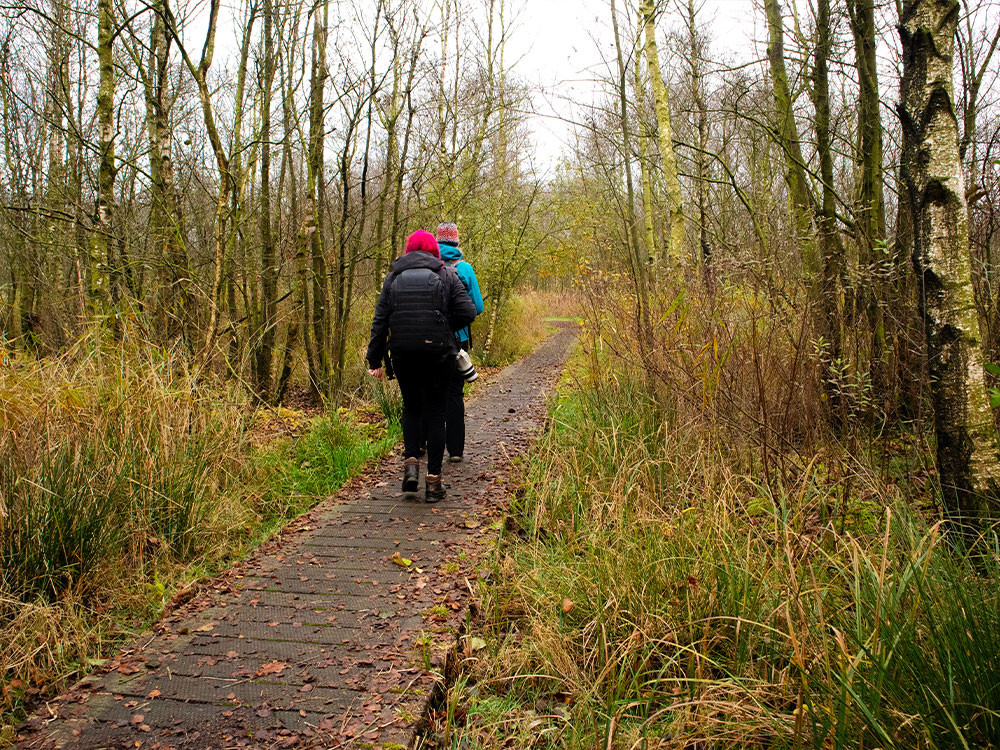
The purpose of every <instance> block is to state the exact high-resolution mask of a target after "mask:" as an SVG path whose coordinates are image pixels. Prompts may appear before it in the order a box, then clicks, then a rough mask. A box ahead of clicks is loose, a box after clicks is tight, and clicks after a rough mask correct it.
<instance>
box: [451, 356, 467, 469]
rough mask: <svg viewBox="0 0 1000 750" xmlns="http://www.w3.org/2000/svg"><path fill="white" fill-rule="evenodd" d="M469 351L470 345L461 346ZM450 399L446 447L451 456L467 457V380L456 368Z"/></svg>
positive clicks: (452, 379) (452, 378)
mask: <svg viewBox="0 0 1000 750" xmlns="http://www.w3.org/2000/svg"><path fill="white" fill-rule="evenodd" d="M460 346H461V347H462V348H463V349H465V351H469V345H468V343H465V342H463V343H462V344H461V345H460ZM447 391H448V399H447V403H446V404H445V446H446V447H447V448H448V455H449V456H464V455H465V379H464V378H463V377H462V376H461V375H459V374H458V368H455V371H454V373H453V374H452V376H451V379H450V380H449V381H448V386H447Z"/></svg>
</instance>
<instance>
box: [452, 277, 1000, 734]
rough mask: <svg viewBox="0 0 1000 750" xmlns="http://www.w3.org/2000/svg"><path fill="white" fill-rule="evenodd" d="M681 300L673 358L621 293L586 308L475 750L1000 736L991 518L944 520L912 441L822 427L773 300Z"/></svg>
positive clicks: (491, 643)
mask: <svg viewBox="0 0 1000 750" xmlns="http://www.w3.org/2000/svg"><path fill="white" fill-rule="evenodd" d="M720 297H721V296H720ZM672 302H673V304H674V307H673V310H671V311H670V313H669V314H665V315H663V317H662V320H663V321H664V323H665V325H664V326H663V328H661V329H660V330H659V331H658V336H659V337H660V339H659V341H658V344H659V345H660V346H662V348H658V351H659V352H660V353H661V354H660V355H658V356H657V357H655V358H654V357H648V358H647V357H646V356H645V355H644V354H643V353H640V352H638V351H637V350H636V348H635V347H634V342H630V341H629V340H628V338H627V336H626V335H622V334H620V333H618V332H616V330H615V325H617V324H619V323H620V320H621V318H615V316H614V314H613V313H609V311H608V309H607V306H606V305H602V306H601V307H600V308H597V307H596V306H595V308H594V310H595V311H598V312H599V313H600V315H595V316H593V317H590V316H588V329H587V330H588V333H589V334H590V335H589V336H586V337H585V339H584V341H583V342H581V346H580V349H579V351H578V352H577V354H576V355H575V358H574V363H573V366H572V367H571V369H570V371H569V374H568V376H567V377H566V378H565V380H564V383H563V385H562V388H561V390H560V395H559V397H558V399H557V400H556V401H555V402H554V403H553V404H552V407H551V412H550V420H549V426H548V429H547V431H546V433H545V434H544V436H543V438H542V440H541V441H540V444H539V446H538V448H537V449H536V450H535V451H534V452H533V454H532V457H531V459H530V460H529V461H527V462H526V464H525V465H524V468H523V472H522V480H521V482H520V483H519V485H520V490H519V492H518V493H516V497H515V500H514V501H513V502H512V505H511V508H510V511H509V516H508V519H507V524H506V529H507V533H506V534H505V535H504V537H503V539H502V542H501V547H500V555H499V557H498V560H497V562H496V567H495V570H493V571H492V575H491V576H490V577H489V580H490V581H491V583H489V584H486V585H485V586H484V587H483V589H482V592H481V593H482V596H483V600H484V601H483V610H484V612H485V614H484V616H483V617H482V620H481V622H480V623H478V628H479V629H480V630H481V631H482V632H481V635H483V636H484V637H485V639H486V641H487V644H488V646H487V649H485V650H484V651H480V652H477V653H476V654H475V655H470V656H469V658H468V659H467V660H466V662H465V670H464V681H463V683H462V684H463V692H462V693H461V694H453V695H452V696H449V700H451V701H453V702H455V703H457V704H460V705H461V710H458V711H451V712H450V715H451V716H456V717H458V718H457V719H455V721H456V722H458V723H459V724H461V726H458V727H452V726H450V727H448V732H446V734H448V736H450V737H451V736H454V737H458V738H459V739H457V740H456V742H458V743H459V745H460V746H462V747H469V748H493V747H507V746H518V747H520V746H524V747H527V746H531V747H545V748H593V747H602V748H604V747H607V748H687V747H699V748H706V747H726V748H736V747H812V748H860V747H872V748H876V747H881V748H890V747H896V748H960V747H962V748H972V747H989V746H995V745H998V744H1000V689H998V688H997V686H998V685H1000V585H998V583H1000V581H998V575H1000V546H998V537H997V534H996V533H995V531H993V530H990V531H987V532H986V533H984V534H983V535H982V536H981V537H980V538H978V539H977V540H975V542H970V541H969V540H968V538H966V537H961V538H958V537H956V536H955V535H954V534H951V533H948V532H946V531H945V527H943V526H941V525H940V524H938V523H937V522H936V518H935V517H934V515H932V514H930V513H928V512H927V510H926V508H927V507H928V503H929V502H932V501H933V493H932V490H931V487H932V485H931V483H929V482H927V481H926V477H923V478H921V469H920V467H921V466H922V465H923V463H924V461H925V459H924V457H923V456H919V455H914V454H917V453H919V450H917V449H916V448H914V447H913V444H912V441H910V440H909V439H908V438H907V436H906V435H902V434H897V435H893V436H891V437H890V438H884V440H885V441H886V444H885V445H879V446H877V447H878V450H875V447H876V446H875V444H874V440H875V439H874V438H868V437H865V436H863V435H855V436H846V435H845V436H842V437H841V439H839V440H833V439H832V438H831V437H829V436H824V435H823V434H822V433H821V432H819V431H813V432H810V429H809V426H810V422H809V420H808V419H807V418H806V417H804V416H803V414H802V409H803V408H804V406H803V405H801V404H800V400H804V399H806V398H807V397H811V395H812V393H813V392H812V391H811V388H812V386H811V385H809V383H808V378H805V377H803V376H802V374H801V373H802V372H803V371H805V370H806V369H807V368H808V367H810V366H811V365H810V363H809V362H808V360H803V361H800V362H798V363H796V362H794V361H793V360H794V358H795V351H794V349H793V348H791V347H789V346H788V343H787V342H788V341H789V339H788V337H787V336H785V335H784V334H783V333H782V332H780V331H773V330H771V328H773V327H774V326H775V325H778V326H780V325H782V323H781V321H780V320H779V321H778V322H777V323H774V322H771V323H765V322H763V321H762V320H761V319H760V316H759V315H758V314H759V313H760V307H763V306H764V304H765V303H763V302H762V301H761V300H760V299H754V298H752V295H749V294H748V293H746V292H745V290H731V296H730V297H729V298H728V299H726V298H719V299H716V300H713V301H712V305H713V310H712V312H711V314H706V313H705V311H704V310H697V309H694V307H695V306H694V305H693V303H688V302H687V301H685V300H683V299H680V300H676V299H675V300H673V301H672ZM735 311H742V315H740V314H736V312H735ZM789 322H791V319H789ZM706 337H707V341H706ZM793 341H794V339H793ZM644 360H645V363H650V362H651V363H652V364H653V365H654V367H655V368H656V369H654V370H653V372H652V377H651V372H650V369H649V368H647V367H644V366H642V365H643V364H644ZM796 368H797V369H798V372H799V373H800V374H799V375H798V376H796V377H791V376H790V373H792V372H793V371H795V369H796ZM724 390H725V391H726V392H723V391H724ZM762 421H763V422H764V424H766V425H768V426H769V429H768V430H767V431H766V432H765V431H763V430H762V427H761V422H762ZM779 426H781V428H782V429H780V430H779V429H778V427H779ZM462 743H464V744H462ZM505 743H507V744H505ZM459 745H455V746H456V747H457V746H459Z"/></svg>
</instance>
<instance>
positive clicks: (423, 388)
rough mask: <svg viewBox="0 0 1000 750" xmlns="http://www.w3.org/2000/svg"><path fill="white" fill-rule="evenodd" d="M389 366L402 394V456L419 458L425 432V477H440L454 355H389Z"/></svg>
mask: <svg viewBox="0 0 1000 750" xmlns="http://www.w3.org/2000/svg"><path fill="white" fill-rule="evenodd" d="M392 366H393V369H394V370H395V371H396V380H398V381H399V390H400V392H401V393H402V394H403V453H404V455H405V456H406V458H416V457H417V456H419V455H420V441H421V432H422V431H423V430H424V429H426V431H427V432H426V439H427V473H428V474H440V473H441V463H442V461H443V460H444V437H445V428H444V422H445V404H446V402H447V393H448V390H447V389H448V384H449V383H450V381H451V380H452V379H453V377H454V373H455V355H454V354H451V353H450V352H449V353H446V354H425V353H423V352H419V353H413V352H393V354H392Z"/></svg>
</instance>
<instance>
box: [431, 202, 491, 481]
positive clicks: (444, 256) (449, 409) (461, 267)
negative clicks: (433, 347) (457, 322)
mask: <svg viewBox="0 0 1000 750" xmlns="http://www.w3.org/2000/svg"><path fill="white" fill-rule="evenodd" d="M437 242H438V249H439V250H440V252H441V260H443V261H444V262H445V263H447V264H448V265H450V266H452V267H453V268H454V269H455V272H456V273H457V274H458V278H459V279H460V280H461V282H462V284H464V285H465V291H466V292H468V294H469V297H471V298H472V303H473V304H474V305H475V306H476V315H480V314H482V312H483V310H484V309H485V306H484V305H483V295H482V292H480V291H479V280H478V279H477V278H476V272H475V271H474V270H473V268H472V266H471V265H469V263H468V262H467V261H465V260H463V259H462V251H461V250H459V249H458V226H457V225H456V224H455V223H454V222H451V221H446V222H443V223H442V224H440V225H439V226H438V228H437ZM471 338H472V333H471V329H470V327H469V326H465V327H464V328H460V329H459V330H457V331H455V340H456V342H457V343H458V346H459V347H461V348H462V349H464V350H465V351H469V346H470V345H471ZM447 391H448V400H447V403H446V405H445V446H446V447H447V449H448V458H449V460H451V461H453V462H456V463H457V462H459V461H461V460H462V456H463V455H464V454H465V380H464V379H463V378H462V376H461V375H460V374H458V372H457V371H456V372H455V373H454V375H452V376H451V377H450V378H449V380H448V384H447Z"/></svg>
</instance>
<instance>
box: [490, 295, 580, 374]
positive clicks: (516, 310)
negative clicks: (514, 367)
mask: <svg viewBox="0 0 1000 750" xmlns="http://www.w3.org/2000/svg"><path fill="white" fill-rule="evenodd" d="M574 310H575V308H574V307H573V306H572V304H571V302H570V301H569V300H568V299H567V298H566V296H565V295H560V294H553V293H543V292H536V291H524V292H521V293H519V294H516V295H514V297H513V298H512V299H511V300H510V302H509V303H508V304H507V305H506V306H505V308H504V309H503V310H502V311H501V314H500V317H499V319H498V320H497V324H496V328H495V330H494V333H493V341H492V343H491V347H490V350H489V351H488V352H487V351H485V350H484V346H485V339H486V335H487V328H488V323H489V311H486V313H484V314H483V315H482V317H481V318H480V320H479V322H477V323H475V324H473V345H474V347H473V354H474V355H475V357H476V361H477V362H481V363H483V364H485V365H487V366H489V367H501V366H504V365H507V364H509V363H511V362H513V361H514V360H515V359H518V358H519V357H523V356H524V355H525V354H528V353H529V352H531V351H534V349H535V347H536V346H538V344H540V343H541V342H542V341H543V340H544V339H545V338H546V337H547V336H549V334H551V333H552V331H553V330H554V329H553V327H552V326H551V325H549V324H550V323H552V322H555V321H558V320H575V318H574V317H573V316H572V313H573V311H574ZM567 313H570V314H569V316H568V317H556V318H553V317H551V316H553V315H562V316H564V315H567Z"/></svg>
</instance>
